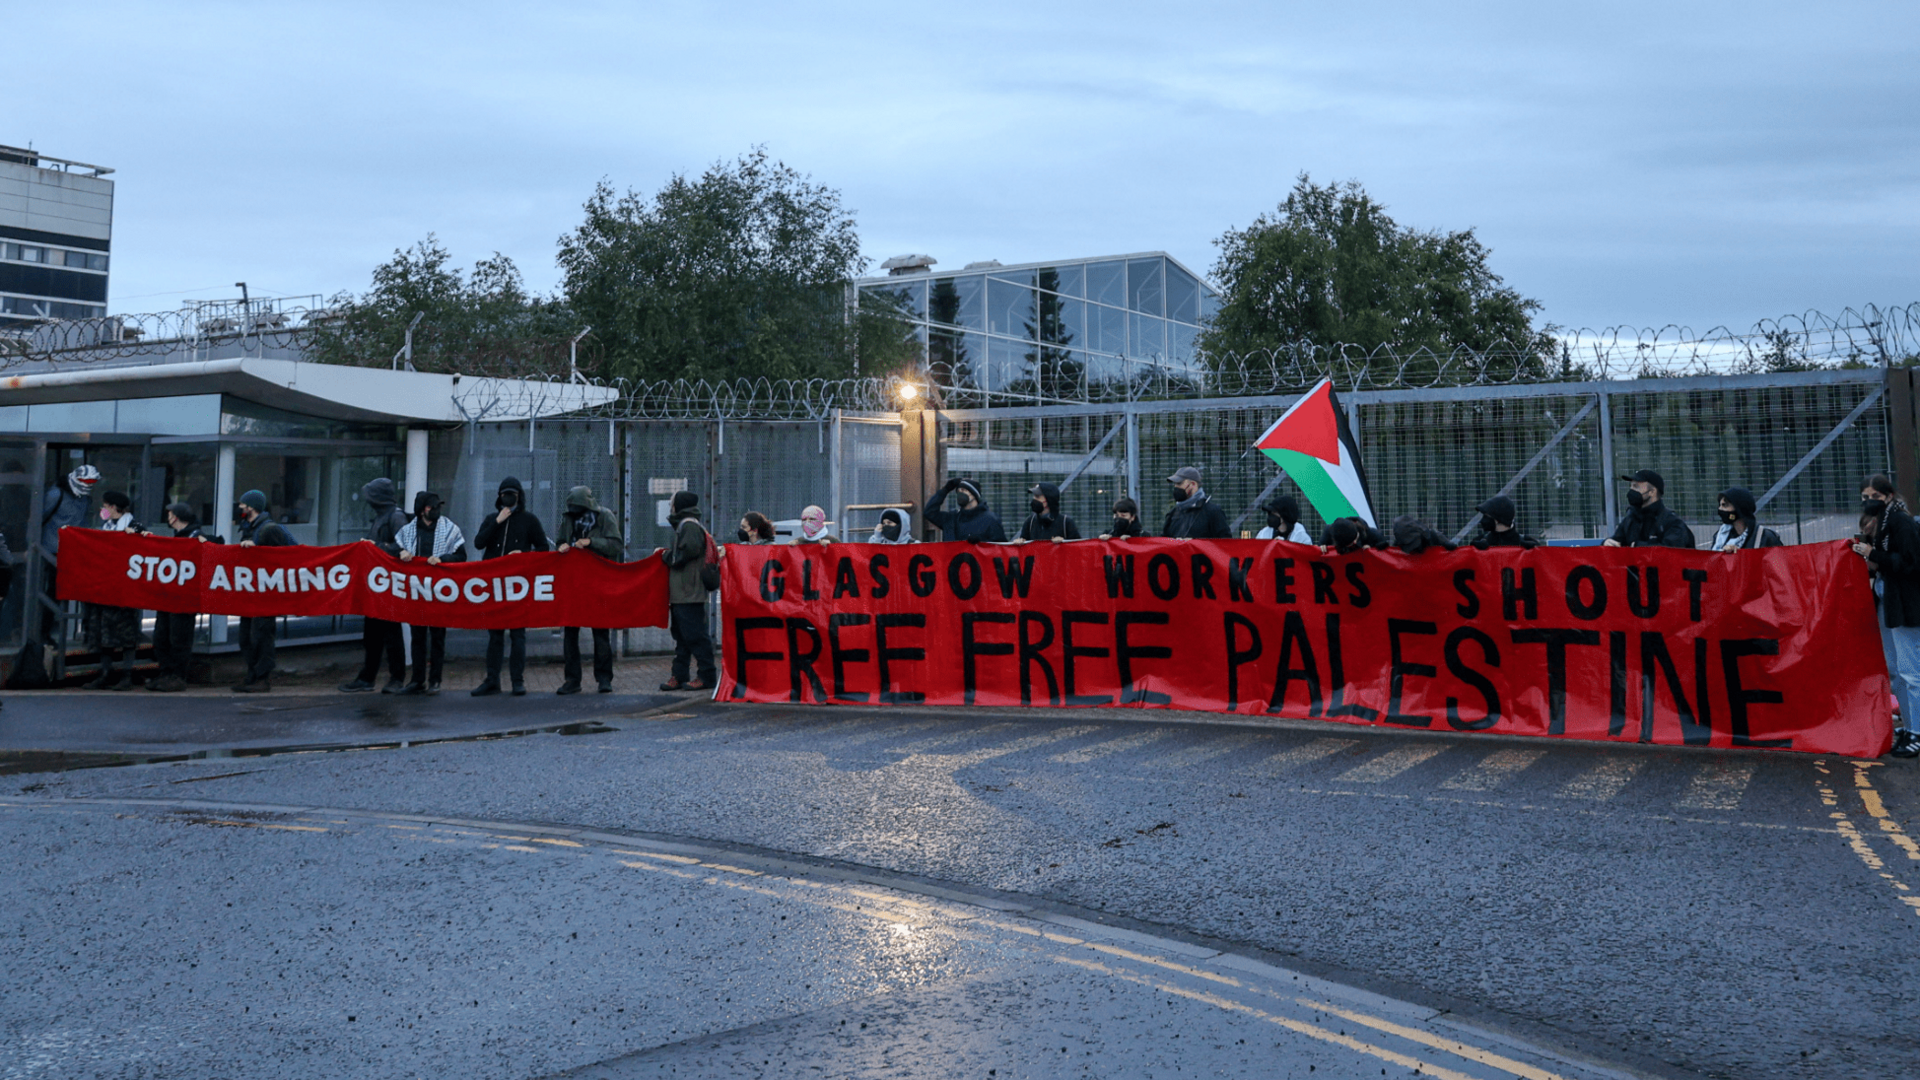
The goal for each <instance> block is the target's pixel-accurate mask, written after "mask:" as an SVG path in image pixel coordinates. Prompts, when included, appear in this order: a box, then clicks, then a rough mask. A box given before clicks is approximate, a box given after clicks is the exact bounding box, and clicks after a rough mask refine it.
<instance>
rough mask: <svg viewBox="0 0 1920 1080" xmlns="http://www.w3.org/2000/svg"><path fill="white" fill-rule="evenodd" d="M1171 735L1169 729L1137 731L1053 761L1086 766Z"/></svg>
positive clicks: (1056, 756)
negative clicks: (1090, 762)
mask: <svg viewBox="0 0 1920 1080" xmlns="http://www.w3.org/2000/svg"><path fill="white" fill-rule="evenodd" d="M1171 734H1173V732H1172V731H1171V730H1170V729H1168V728H1148V729H1147V730H1145V731H1136V732H1134V733H1133V734H1131V735H1122V736H1120V737H1119V738H1117V739H1108V740H1107V741H1106V742H1103V743H1094V744H1093V745H1092V746H1083V747H1081V748H1080V749H1078V750H1069V751H1067V752H1066V753H1064V754H1055V755H1054V756H1053V757H1052V759H1051V760H1053V761H1057V762H1059V763H1060V764H1062V765H1085V764H1086V763H1087V762H1089V761H1092V760H1093V759H1095V758H1103V757H1106V756H1107V755H1109V754H1120V753H1125V752H1126V751H1128V750H1135V749H1138V748H1140V747H1142V746H1145V745H1147V744H1148V743H1151V742H1158V741H1159V740H1161V739H1164V738H1166V737H1167V736H1168V735H1171Z"/></svg>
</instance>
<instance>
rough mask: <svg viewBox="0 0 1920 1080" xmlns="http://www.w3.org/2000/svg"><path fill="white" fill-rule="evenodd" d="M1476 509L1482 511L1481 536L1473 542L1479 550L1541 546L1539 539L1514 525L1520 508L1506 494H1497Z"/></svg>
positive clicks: (1523, 549) (1522, 548) (1523, 548)
mask: <svg viewBox="0 0 1920 1080" xmlns="http://www.w3.org/2000/svg"><path fill="white" fill-rule="evenodd" d="M1474 509H1475V510H1478V511H1479V512H1480V536H1479V538H1478V539H1476V540H1475V541H1474V542H1473V546H1474V547H1475V548H1477V549H1478V550H1480V551H1487V550H1489V549H1491V548H1508V547H1511V548H1519V549H1521V550H1522V551H1525V550H1526V549H1528V548H1535V547H1539V546H1540V542H1539V541H1537V540H1535V539H1534V538H1533V537H1531V536H1528V535H1526V534H1525V533H1522V532H1521V531H1520V530H1519V529H1516V528H1514V527H1513V521H1514V519H1515V518H1516V517H1518V516H1519V514H1520V510H1519V508H1518V507H1516V506H1514V505H1513V500H1512V499H1509V498H1508V497H1506V496H1505V495H1495V496H1494V497H1493V498H1491V499H1488V500H1487V501H1486V502H1483V503H1481V504H1480V505H1479V506H1477V507H1475V508H1474Z"/></svg>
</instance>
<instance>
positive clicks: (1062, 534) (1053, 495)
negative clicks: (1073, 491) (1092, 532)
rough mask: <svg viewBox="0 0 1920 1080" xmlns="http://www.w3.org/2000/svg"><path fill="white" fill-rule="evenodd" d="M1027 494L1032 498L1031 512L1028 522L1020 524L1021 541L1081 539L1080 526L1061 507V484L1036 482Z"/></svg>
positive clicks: (1055, 541) (1025, 542)
mask: <svg viewBox="0 0 1920 1080" xmlns="http://www.w3.org/2000/svg"><path fill="white" fill-rule="evenodd" d="M1027 495H1028V496H1029V497H1030V498H1031V499H1032V502H1031V503H1029V504H1028V509H1029V510H1030V511H1031V513H1029V514H1028V515H1027V520H1026V523H1025V524H1023V525H1021V526H1020V536H1019V537H1018V539H1019V542H1020V543H1023V544H1027V543H1032V542H1033V541H1035V540H1051V541H1053V542H1054V543H1056V544H1060V543H1065V542H1066V541H1068V540H1078V539H1080V529H1079V527H1078V526H1076V525H1074V523H1073V518H1071V517H1068V516H1067V515H1066V514H1065V513H1063V512H1062V511H1061V509H1060V487H1059V485H1057V484H1035V485H1033V486H1032V487H1030V488H1028V489H1027Z"/></svg>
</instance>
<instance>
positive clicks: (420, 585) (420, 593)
mask: <svg viewBox="0 0 1920 1080" xmlns="http://www.w3.org/2000/svg"><path fill="white" fill-rule="evenodd" d="M407 599H409V600H431V599H433V579H432V578H424V577H421V576H420V575H418V574H411V575H409V576H408V577H407Z"/></svg>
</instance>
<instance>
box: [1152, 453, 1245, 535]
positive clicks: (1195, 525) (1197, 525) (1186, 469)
mask: <svg viewBox="0 0 1920 1080" xmlns="http://www.w3.org/2000/svg"><path fill="white" fill-rule="evenodd" d="M1167 483H1169V484H1172V485H1173V497H1174V503H1173V508H1172V509H1170V510H1168V511H1167V520H1166V521H1165V522H1164V523H1162V525H1161V528H1160V535H1161V536H1175V537H1185V538H1188V539H1193V540H1225V539H1226V538H1227V537H1228V536H1230V535H1232V533H1231V532H1230V531H1229V530H1228V528H1227V514H1226V511H1224V510H1222V509H1220V507H1219V506H1217V505H1215V504H1214V501H1213V497H1212V496H1211V495H1208V494H1207V493H1206V490H1205V489H1204V488H1202V487H1201V486H1200V470H1199V469H1196V468H1194V467H1193V466H1191V465H1183V466H1181V467H1180V468H1179V469H1176V470H1174V473H1173V475H1172V476H1169V477H1167Z"/></svg>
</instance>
